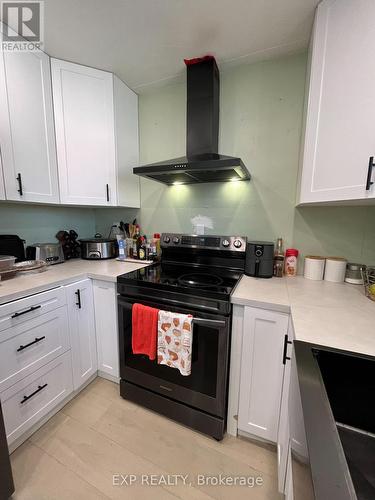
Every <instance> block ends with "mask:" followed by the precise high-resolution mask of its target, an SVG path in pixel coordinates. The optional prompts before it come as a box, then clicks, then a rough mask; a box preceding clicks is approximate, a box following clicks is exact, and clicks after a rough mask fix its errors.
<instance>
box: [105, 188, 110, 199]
mask: <svg viewBox="0 0 375 500" xmlns="http://www.w3.org/2000/svg"><path fill="white" fill-rule="evenodd" d="M105 187H106V193H107V201H109V184H106V185H105Z"/></svg>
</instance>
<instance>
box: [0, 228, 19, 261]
mask: <svg viewBox="0 0 375 500" xmlns="http://www.w3.org/2000/svg"><path fill="white" fill-rule="evenodd" d="M0 255H13V256H14V257H16V262H22V261H23V260H25V240H23V239H21V238H20V237H19V236H17V235H16V234H0Z"/></svg>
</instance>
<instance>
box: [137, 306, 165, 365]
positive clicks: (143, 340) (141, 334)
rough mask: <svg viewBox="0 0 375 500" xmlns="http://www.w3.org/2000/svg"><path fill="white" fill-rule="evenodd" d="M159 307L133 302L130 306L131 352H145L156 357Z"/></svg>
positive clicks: (153, 357)
mask: <svg viewBox="0 0 375 500" xmlns="http://www.w3.org/2000/svg"><path fill="white" fill-rule="evenodd" d="M158 314H159V309H155V307H149V306H144V305H142V304H133V307H132V349H133V354H146V355H147V356H148V357H149V359H151V360H153V359H155V358H156V341H157V336H158Z"/></svg>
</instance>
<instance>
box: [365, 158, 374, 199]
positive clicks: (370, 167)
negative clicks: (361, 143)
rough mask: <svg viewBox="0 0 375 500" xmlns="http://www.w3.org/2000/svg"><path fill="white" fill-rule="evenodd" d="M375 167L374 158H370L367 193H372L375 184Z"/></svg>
mask: <svg viewBox="0 0 375 500" xmlns="http://www.w3.org/2000/svg"><path fill="white" fill-rule="evenodd" d="M374 167H375V163H374V157H373V156H370V159H369V162H368V171H367V182H366V191H370V189H371V186H372V185H373V184H374V183H373V182H372V180H371V177H372V169H373V168H374Z"/></svg>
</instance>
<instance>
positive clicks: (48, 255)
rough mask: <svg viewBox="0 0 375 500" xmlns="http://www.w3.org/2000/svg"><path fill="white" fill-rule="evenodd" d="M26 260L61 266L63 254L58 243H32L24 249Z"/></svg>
mask: <svg viewBox="0 0 375 500" xmlns="http://www.w3.org/2000/svg"><path fill="white" fill-rule="evenodd" d="M26 258H27V259H29V260H44V261H46V262H47V263H48V264H61V263H62V262H64V253H63V249H62V246H61V244H60V243H34V244H33V245H30V246H28V247H27V248H26Z"/></svg>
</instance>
